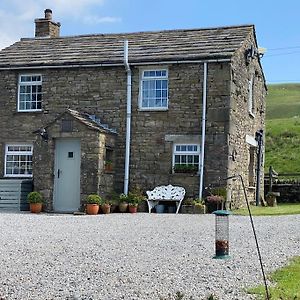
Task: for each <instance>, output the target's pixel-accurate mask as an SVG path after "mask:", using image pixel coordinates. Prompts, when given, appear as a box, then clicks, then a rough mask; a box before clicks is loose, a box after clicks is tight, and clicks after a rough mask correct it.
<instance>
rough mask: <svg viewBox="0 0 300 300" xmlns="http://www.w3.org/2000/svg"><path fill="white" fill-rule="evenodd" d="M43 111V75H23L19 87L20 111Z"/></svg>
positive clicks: (20, 77)
mask: <svg viewBox="0 0 300 300" xmlns="http://www.w3.org/2000/svg"><path fill="white" fill-rule="evenodd" d="M41 110H42V75H39V74H21V75H20V76H19V87H18V111H20V112H28V111H41Z"/></svg>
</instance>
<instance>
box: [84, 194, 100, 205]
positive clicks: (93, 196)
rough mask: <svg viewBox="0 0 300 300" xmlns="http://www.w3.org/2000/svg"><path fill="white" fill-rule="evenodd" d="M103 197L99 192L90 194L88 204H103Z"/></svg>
mask: <svg viewBox="0 0 300 300" xmlns="http://www.w3.org/2000/svg"><path fill="white" fill-rule="evenodd" d="M101 200H102V199H101V197H100V196H99V195H97V194H90V195H88V196H87V199H86V203H87V204H98V205H100V204H101Z"/></svg>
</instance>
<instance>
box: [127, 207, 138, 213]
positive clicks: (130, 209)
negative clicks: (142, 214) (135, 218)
mask: <svg viewBox="0 0 300 300" xmlns="http://www.w3.org/2000/svg"><path fill="white" fill-rule="evenodd" d="M137 208H138V207H137V206H135V205H129V212H130V213H132V214H135V213H136V212H137Z"/></svg>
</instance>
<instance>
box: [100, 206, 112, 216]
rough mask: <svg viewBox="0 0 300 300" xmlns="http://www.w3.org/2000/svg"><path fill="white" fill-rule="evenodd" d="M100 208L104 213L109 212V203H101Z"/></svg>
mask: <svg viewBox="0 0 300 300" xmlns="http://www.w3.org/2000/svg"><path fill="white" fill-rule="evenodd" d="M101 210H102V212H103V213H104V214H109V213H110V204H102V205H101Z"/></svg>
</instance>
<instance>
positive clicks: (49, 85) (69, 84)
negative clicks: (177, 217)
mask: <svg viewBox="0 0 300 300" xmlns="http://www.w3.org/2000/svg"><path fill="white" fill-rule="evenodd" d="M158 67H160V68H165V67H167V68H168V73H169V109H168V110H167V111H140V110H139V108H138V96H139V80H140V78H139V77H140V72H141V69H142V68H138V67H132V74H133V82H132V84H133V85H132V140H131V159H130V188H133V187H135V186H136V185H139V186H140V187H141V188H142V189H143V190H148V189H153V188H154V187H155V186H157V185H161V184H168V183H171V184H176V185H182V186H184V187H185V188H186V189H187V196H197V195H198V192H199V176H198V175H187V174H172V170H171V168H172V146H173V143H172V141H171V140H169V139H168V138H167V137H168V136H169V135H185V136H190V137H194V138H195V137H196V138H199V139H198V140H199V144H200V140H201V136H200V135H201V114H202V111H201V110H202V85H203V64H180V65H176V64H172V65H171V64H170V65H168V66H158ZM237 67H238V64H236V65H234V68H233V69H234V71H233V72H234V73H235V72H236V73H238V70H237ZM153 68H155V67H153ZM235 68H236V70H235ZM21 73H23V72H21ZM25 73H28V72H25ZM33 73H37V74H42V76H43V104H42V107H43V112H35V113H18V112H16V101H17V100H16V99H17V84H18V75H19V72H14V71H1V78H2V79H1V80H0V91H1V92H0V103H1V106H2V104H3V105H5V108H6V109H5V112H4V111H3V110H1V111H0V126H1V131H0V143H1V147H0V151H2V153H1V159H0V166H1V169H0V178H1V177H2V176H3V159H2V158H3V157H4V152H3V151H4V146H5V143H7V142H29V141H35V139H36V135H35V134H33V133H32V132H33V131H34V130H36V129H37V128H40V127H43V126H45V124H48V123H49V122H51V121H53V120H54V119H55V118H56V117H57V116H58V115H59V114H60V113H62V112H63V111H65V109H66V108H72V109H75V110H78V111H81V112H84V111H85V112H88V113H90V114H95V115H97V116H98V117H100V118H101V120H102V121H103V122H105V123H107V124H108V125H109V127H111V128H116V129H117V132H118V135H117V137H116V141H115V150H114V156H115V162H114V166H115V171H114V186H113V187H114V189H115V190H116V191H117V192H121V191H122V189H123V179H124V153H125V130H126V123H125V117H126V114H125V112H126V72H125V70H124V68H123V67H113V68H78V69H51V70H39V71H37V72H33ZM231 76H232V75H231V69H230V65H229V64H228V63H209V64H208V91H207V92H208V95H207V133H206V149H205V185H207V184H209V183H210V182H215V181H217V180H218V178H220V177H221V178H224V177H226V176H227V174H228V163H227V161H228V156H229V151H228V149H229V147H228V143H229V140H230V141H231V142H230V143H231V144H234V141H235V138H234V136H230V135H229V134H228V133H229V131H230V124H229V120H230V112H231V110H230V108H229V106H230V105H233V101H234V99H237V100H238V101H240V100H239V98H238V97H236V96H235V94H236V92H232V94H230V89H231V88H232V85H231ZM239 76H241V75H239ZM236 80H238V83H236V85H237V86H238V88H237V89H241V90H242V85H243V84H244V81H243V79H242V78H240V77H239V78H238V79H236ZM230 97H236V98H234V99H232V100H231V99H230ZM2 107H3V106H2ZM232 118H233V120H235V118H237V116H233V117H232ZM244 118H245V117H244V116H243V119H244ZM236 122H238V121H237V120H236ZM8 124H9V125H8ZM16 129H17V130H16ZM239 134H243V135H244V132H242V133H241V132H240V131H239ZM236 136H237V140H239V138H238V135H236ZM100 160H101V159H100ZM247 168H248V166H247ZM243 172H246V171H243ZM107 176H108V177H109V176H111V175H110V174H107ZM99 180H100V181H99V182H98V186H99V187H101V186H103V185H110V186H112V185H111V183H106V182H105V178H104V177H102V179H99ZM109 182H111V181H109Z"/></svg>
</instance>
